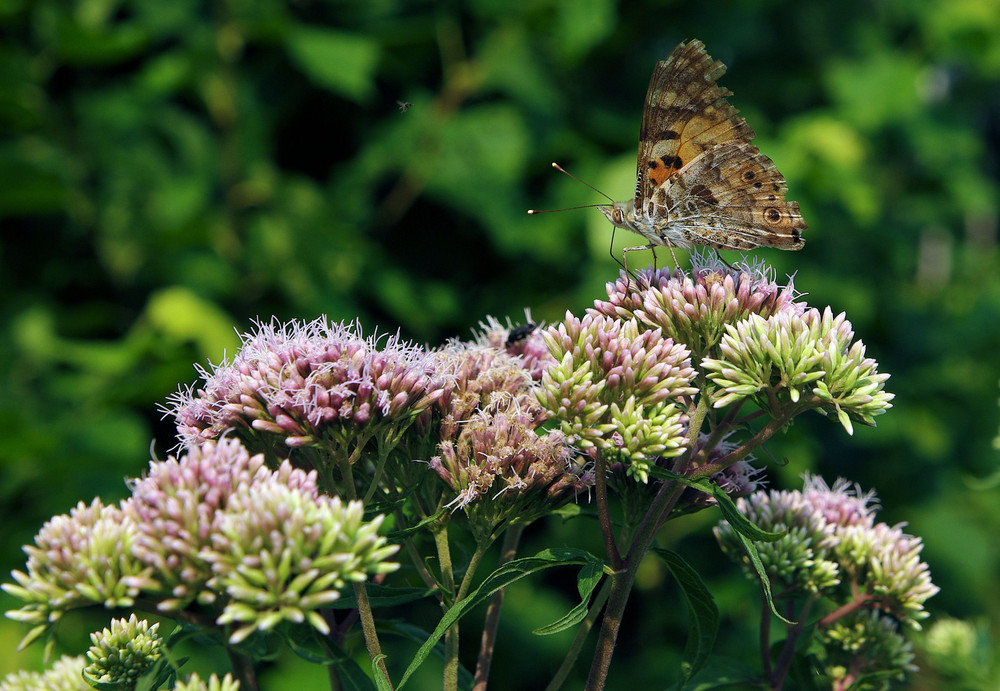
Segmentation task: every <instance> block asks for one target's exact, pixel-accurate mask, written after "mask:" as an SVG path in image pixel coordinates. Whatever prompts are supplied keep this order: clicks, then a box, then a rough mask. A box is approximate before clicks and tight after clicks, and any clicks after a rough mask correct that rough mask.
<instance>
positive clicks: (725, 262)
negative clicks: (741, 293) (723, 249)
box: [712, 247, 736, 271]
mask: <svg viewBox="0 0 1000 691" xmlns="http://www.w3.org/2000/svg"><path fill="white" fill-rule="evenodd" d="M712 249H713V250H715V256H716V257H718V258H719V261H720V262H722V263H723V264H725V265H726V266H728V267H729V269H730V270H731V271H736V269H735V268H734V267H733V265H732V264H730V263H729V262H727V261H726V260H725V259H724V258H723V257H722V255H721V254H719V248H718V247H713V248H712Z"/></svg>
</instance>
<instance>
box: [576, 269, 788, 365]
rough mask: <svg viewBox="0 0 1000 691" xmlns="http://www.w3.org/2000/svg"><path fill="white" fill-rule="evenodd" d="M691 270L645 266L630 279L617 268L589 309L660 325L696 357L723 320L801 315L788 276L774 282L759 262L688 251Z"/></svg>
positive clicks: (713, 340) (708, 348)
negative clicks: (603, 295)
mask: <svg viewBox="0 0 1000 691" xmlns="http://www.w3.org/2000/svg"><path fill="white" fill-rule="evenodd" d="M691 264H692V268H691V273H690V274H688V273H685V272H683V271H680V270H676V271H672V270H669V269H644V270H642V271H639V272H638V274H637V275H636V277H635V279H633V278H632V277H631V276H627V275H625V274H624V272H623V273H622V276H621V277H620V278H619V279H618V280H617V281H616V282H615V283H609V284H608V287H607V292H608V299H607V300H606V301H597V302H595V304H594V307H593V308H592V309H591V310H589V312H591V313H593V314H601V315H605V316H609V317H614V318H616V319H621V320H623V321H628V320H630V319H636V320H637V321H638V322H639V323H640V324H641V325H642V327H643V328H654V329H660V330H661V331H662V332H663V335H664V336H665V337H667V338H672V339H673V340H674V341H676V342H678V343H683V344H684V345H686V346H687V347H688V348H689V349H690V350H691V353H692V358H693V360H694V361H695V362H698V361H700V360H701V358H703V357H705V356H706V355H707V354H709V353H711V352H712V350H713V349H714V347H715V346H716V345H717V344H718V342H719V339H720V338H721V337H722V334H723V333H724V329H725V326H726V325H727V324H735V323H737V322H739V321H741V320H743V319H746V318H747V317H749V316H750V315H751V314H757V315H760V316H762V317H764V318H767V317H770V316H771V315H773V314H780V313H790V314H800V313H801V312H802V311H803V310H804V309H805V304H804V303H802V302H797V301H796V298H797V294H796V292H795V288H794V287H793V285H792V281H791V280H789V282H788V284H787V285H786V286H779V285H778V284H777V283H776V282H775V281H774V277H773V275H772V274H771V272H770V271H768V270H767V269H766V268H765V267H764V265H763V264H753V265H751V264H746V263H743V264H737V265H736V267H735V268H731V267H728V266H726V265H724V264H722V263H721V262H720V261H719V260H718V259H717V258H715V257H714V256H710V255H708V254H707V253H705V254H703V253H699V252H693V253H692V255H691Z"/></svg>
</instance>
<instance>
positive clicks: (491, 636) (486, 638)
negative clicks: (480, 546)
mask: <svg viewBox="0 0 1000 691" xmlns="http://www.w3.org/2000/svg"><path fill="white" fill-rule="evenodd" d="M524 528H525V525H524V524H518V525H514V526H511V527H510V529H509V530H507V532H506V533H505V534H504V538H503V546H502V547H501V548H500V559H499V563H498V565H499V566H503V565H504V564H506V563H507V562H509V561H512V560H513V559H514V557H515V556H517V545H518V543H519V542H520V541H521V534H522V533H523V532H524ZM505 592H506V589H505V588H501V589H500V590H498V591H496V592H495V593H493V596H492V597H491V598H490V604H489V605H488V606H487V607H486V620H485V621H484V622H483V635H482V637H481V638H480V640H479V659H478V660H476V674H475V677H474V679H473V684H472V691H486V683H487V681H488V680H489V677H490V664H491V663H492V662H493V652H494V650H496V640H497V629H498V628H499V626H500V608H501V607H502V606H503V598H504V593H505Z"/></svg>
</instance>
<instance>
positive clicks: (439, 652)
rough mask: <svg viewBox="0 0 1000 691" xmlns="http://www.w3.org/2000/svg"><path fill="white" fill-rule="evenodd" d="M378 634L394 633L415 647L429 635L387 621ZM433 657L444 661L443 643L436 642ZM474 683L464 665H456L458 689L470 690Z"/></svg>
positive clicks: (413, 628)
mask: <svg viewBox="0 0 1000 691" xmlns="http://www.w3.org/2000/svg"><path fill="white" fill-rule="evenodd" d="M379 632H380V633H382V634H386V633H395V634H397V635H400V636H403V637H404V638H407V639H409V640H411V641H413V642H414V643H416V644H417V645H420V644H421V643H423V642H424V641H426V640H427V637H428V636H429V635H430V634H429V633H428V632H427V631H426V630H425V629H422V628H420V627H419V626H414V625H413V624H409V623H407V622H405V621H388V622H385V623H380V624H379ZM431 652H432V653H433V654H434V657H436V658H438V659H439V660H444V643H442V642H440V641H439V642H438V643H436V644H435V645H434V647H433V648H432V649H431ZM473 681H475V679H474V677H473V676H472V672H470V671H469V670H467V669H466V668H465V665H462V664H459V665H458V687H459V688H460V689H470V688H472V683H473Z"/></svg>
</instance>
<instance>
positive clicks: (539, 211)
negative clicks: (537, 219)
mask: <svg viewBox="0 0 1000 691" xmlns="http://www.w3.org/2000/svg"><path fill="white" fill-rule="evenodd" d="M552 167H553V168H555V169H556V170H558V171H559V172H560V173H566V175H568V176H570V177H571V178H573V179H574V180H576V181H577V182H579V183H580V184H582V185H586V186H587V187H589V188H590V189H592V190H594V191H595V192H597V193H598V194H599V195H601V196H602V197H604V198H605V199H607V200H608V201H609V202H611V203H612V204H614V203H615V200H614V199H612V198H611V197H609V196H608V195H606V194H604V192H601V191H600V190H599V189H597V188H596V187H594V186H593V185H591V184H590V183H589V182H587V181H586V180H581V179H580V178H578V177H577V176H575V175H573V173H571V172H569V171H568V170H566V169H565V168H563V167H562V166H561V165H559V164H558V163H553V164H552ZM599 206H607V204H585V205H584V206H570V207H567V208H565V209H528V213H529V214H546V213H552V212H554V211H573V210H574V209H593V208H595V207H599Z"/></svg>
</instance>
